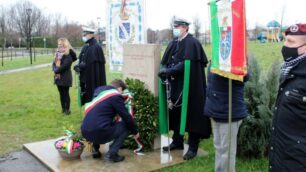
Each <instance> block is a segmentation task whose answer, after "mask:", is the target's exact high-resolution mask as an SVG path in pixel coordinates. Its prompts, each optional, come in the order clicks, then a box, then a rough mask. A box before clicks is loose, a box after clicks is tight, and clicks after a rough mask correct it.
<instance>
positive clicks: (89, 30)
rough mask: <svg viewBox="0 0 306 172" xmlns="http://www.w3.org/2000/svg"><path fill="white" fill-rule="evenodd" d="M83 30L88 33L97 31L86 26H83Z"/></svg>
mask: <svg viewBox="0 0 306 172" xmlns="http://www.w3.org/2000/svg"><path fill="white" fill-rule="evenodd" d="M82 30H83V33H87V34H94V33H95V32H96V30H95V29H93V28H89V27H86V26H83V27H82Z"/></svg>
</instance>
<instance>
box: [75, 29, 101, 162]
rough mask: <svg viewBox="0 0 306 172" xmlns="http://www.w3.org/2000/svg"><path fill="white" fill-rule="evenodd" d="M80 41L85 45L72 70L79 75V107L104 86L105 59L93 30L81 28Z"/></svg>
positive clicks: (96, 145)
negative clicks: (97, 89) (98, 88)
mask: <svg viewBox="0 0 306 172" xmlns="http://www.w3.org/2000/svg"><path fill="white" fill-rule="evenodd" d="M82 29H83V35H82V36H83V37H82V40H83V42H84V43H85V45H84V46H83V48H82V50H81V52H80V55H79V63H78V64H77V65H75V66H74V70H75V71H76V72H77V73H78V74H79V85H80V90H81V91H80V95H79V96H80V98H81V105H84V104H85V103H87V102H90V101H91V100H92V99H93V94H94V90H95V89H96V88H97V87H99V86H104V85H106V76H105V58H104V53H103V50H102V47H101V46H100V45H99V44H98V42H97V40H96V39H95V37H94V33H95V29H92V28H89V27H83V28H82ZM93 147H94V149H93V157H94V158H99V157H100V156H101V154H100V152H99V144H95V143H94V145H93Z"/></svg>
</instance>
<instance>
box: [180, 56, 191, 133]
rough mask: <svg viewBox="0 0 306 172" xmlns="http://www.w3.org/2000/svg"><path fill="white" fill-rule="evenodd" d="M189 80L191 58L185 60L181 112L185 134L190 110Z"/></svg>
mask: <svg viewBox="0 0 306 172" xmlns="http://www.w3.org/2000/svg"><path fill="white" fill-rule="evenodd" d="M189 81H190V60H185V63H184V85H183V99H182V112H181V125H180V134H181V135H184V134H185V128H186V119H187V111H188V97H189Z"/></svg>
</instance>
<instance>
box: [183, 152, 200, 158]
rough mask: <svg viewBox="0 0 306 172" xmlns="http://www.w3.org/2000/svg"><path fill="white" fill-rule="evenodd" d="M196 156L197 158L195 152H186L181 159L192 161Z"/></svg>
mask: <svg viewBox="0 0 306 172" xmlns="http://www.w3.org/2000/svg"><path fill="white" fill-rule="evenodd" d="M196 156H197V152H196V151H191V150H188V151H187V152H186V154H185V155H184V157H183V159H184V160H191V159H193V158H194V157H196Z"/></svg>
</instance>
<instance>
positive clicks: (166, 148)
mask: <svg viewBox="0 0 306 172" xmlns="http://www.w3.org/2000/svg"><path fill="white" fill-rule="evenodd" d="M168 147H170V150H183V149H184V145H175V144H174V143H171V144H170V146H164V147H163V151H165V152H166V151H168Z"/></svg>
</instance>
